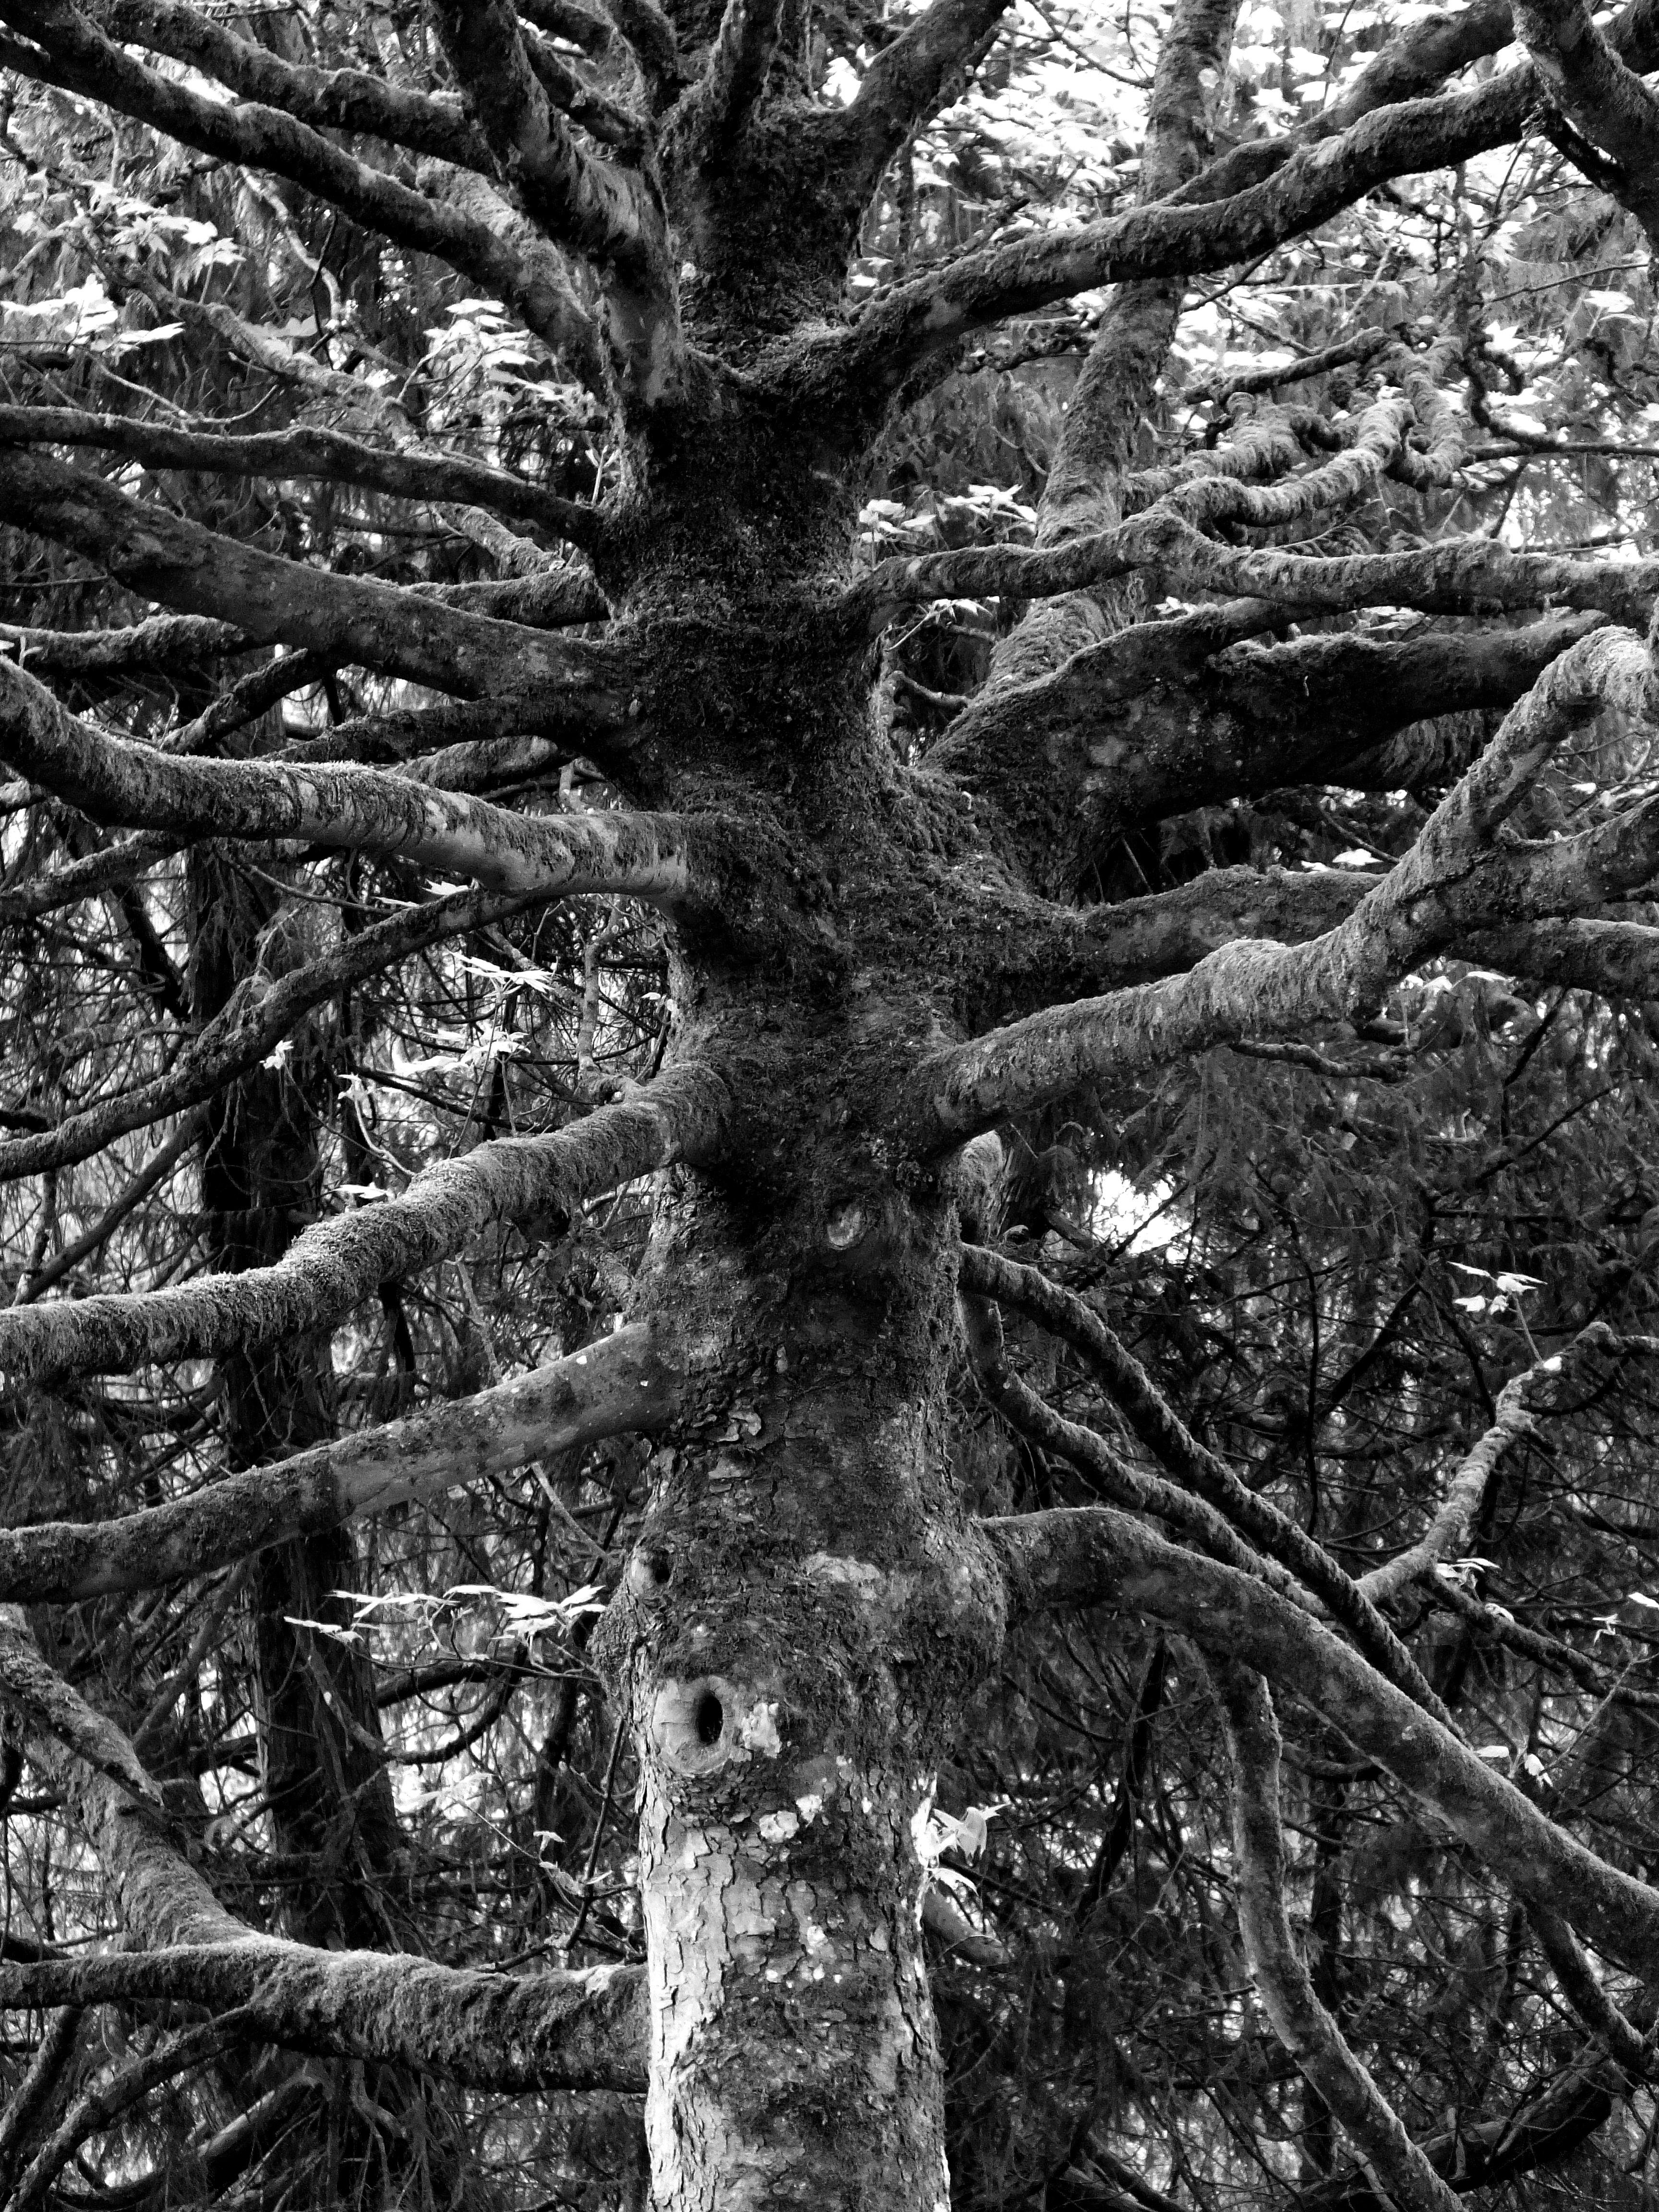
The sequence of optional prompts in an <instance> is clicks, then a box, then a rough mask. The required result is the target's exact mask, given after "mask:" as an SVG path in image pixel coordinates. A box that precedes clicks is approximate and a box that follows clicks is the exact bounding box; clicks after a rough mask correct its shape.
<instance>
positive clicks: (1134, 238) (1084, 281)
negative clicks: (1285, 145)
mask: <svg viewBox="0 0 1659 2212" xmlns="http://www.w3.org/2000/svg"><path fill="white" fill-rule="evenodd" d="M1510 78H1520V79H1522V82H1521V83H1520V84H1519V85H1518V86H1512V85H1511V83H1510ZM1531 88H1532V78H1531V73H1530V72H1529V71H1511V72H1510V74H1509V77H1508V78H1505V79H1503V80H1499V81H1498V91H1497V93H1496V94H1494V93H1493V91H1492V88H1489V87H1487V88H1482V91H1483V93H1485V94H1487V95H1488V96H1486V97H1485V98H1475V97H1471V96H1468V95H1460V94H1452V95H1449V96H1447V97H1444V98H1442V99H1439V100H1407V101H1401V102H1400V103H1399V104H1397V105H1395V106H1390V107H1386V108H1383V109H1380V110H1378V111H1377V112H1375V113H1372V114H1368V115H1365V116H1364V117H1362V118H1360V120H1359V121H1358V122H1357V123H1355V124H1354V125H1352V127H1351V128H1350V129H1348V130H1347V131H1343V132H1342V133H1341V134H1340V135H1339V136H1337V137H1332V138H1328V139H1325V140H1323V141H1322V142H1321V143H1316V144H1313V145H1304V146H1299V147H1297V149H1296V150H1295V151H1294V152H1292V153H1291V154H1290V155H1289V156H1288V157H1287V158H1286V159H1285V161H1283V163H1282V165H1281V166H1280V167H1279V168H1278V169H1277V171H1276V173H1274V174H1273V175H1271V176H1270V177H1268V178H1267V179H1265V180H1264V181H1262V182H1261V183H1259V184H1252V185H1248V186H1246V187H1245V188H1244V189H1243V190H1242V191H1237V192H1235V193H1234V194H1233V195H1232V196H1231V197H1229V198H1226V199H1223V200H1205V201H1203V202H1202V203H1201V204H1192V203H1190V202H1188V203H1184V204H1183V203H1182V202H1180V201H1176V200H1163V201H1159V202H1158V203H1156V204H1153V205H1152V206H1150V207H1146V208H1135V209H1133V210H1129V211H1128V212H1127V213H1125V214H1122V215H1117V216H1108V217H1106V218H1104V219H1103V220H1102V221H1100V222H1092V223H1085V224H1084V225H1082V226H1081V227H1080V228H1078V229H1076V230H1069V231H1066V232H1063V233H1061V232H1057V231H1051V232H1048V233H1045V234H1042V235H1040V236H1038V237H1036V238H1024V239H1019V240H1014V241H1013V242H1012V243H1010V244H1007V245H1003V246H989V247H987V248H985V249H984V250H982V251H981V252H977V253H969V254H964V255H963V257H962V258H960V259H959V260H957V261H954V262H952V263H951V264H950V265H949V267H948V268H946V269H945V270H942V271H939V272H937V273H933V274H930V275H928V276H922V277H919V278H916V279H915V280H913V281H912V282H910V283H904V284H898V285H895V286H894V287H893V289H891V290H890V291H889V292H887V293H884V295H882V296H881V297H880V298H879V299H878V300H877V301H875V302H874V303H873V304H872V306H871V307H867V308H866V310H865V312H864V313H863V314H862V315H860V318H859V319H858V320H857V322H855V323H854V325H853V326H852V328H851V329H850V330H849V331H846V332H845V333H838V334H836V335H835V336H832V337H816V336H815V337H811V338H809V339H806V340H805V341H797V342H795V343H793V344H788V345H786V346H785V347H783V348H782V349H780V351H779V354H778V356H777V357H776V359H775V362H774V363H773V365H772V367H771V368H770V369H769V381H775V383H776V384H777V385H778V386H779V388H780V389H782V388H785V387H787V386H788V385H789V384H790V383H791V382H792V381H793V383H794V384H795V386H796V388H797V389H798V390H799V386H800V384H801V382H802V381H804V382H805V385H806V386H807V387H808V388H809V389H810V390H811V392H814V393H815V394H821V395H822V396H823V398H824V399H825V400H826V401H827V402H828V403H829V404H832V405H833V404H851V405H854V406H855V407H859V408H860V409H863V410H872V411H873V410H877V409H879V408H880V407H882V406H884V404H885V403H886V401H887V400H888V398H890V395H891V394H892V393H893V392H896V390H897V389H898V387H899V386H900V385H901V384H902V383H903V381H904V380H905V379H906V378H907V377H908V375H909V374H910V373H911V371H912V370H913V369H914V368H915V366H916V364H917V363H918V362H921V361H924V360H926V359H927V357H928V356H930V355H936V354H938V353H939V352H940V351H941V350H942V349H945V348H946V347H949V346H952V345H954V344H955V343H956V342H957V340H958V339H959V338H962V337H965V336H966V335H967V334H968V333H969V331H974V330H976V329H978V328H980V327H981V326H982V325H985V324H987V323H991V322H997V321H1000V320H1002V319H1005V318H1006V317H1007V316H1009V315H1015V314H1024V313H1030V312H1031V311H1032V310H1034V309H1036V308H1038V307H1047V306H1048V305H1050V304H1051V303H1052V302H1053V301H1057V300H1063V299H1067V298H1069V297H1070V296H1071V295H1073V293H1077V292H1083V291H1087V290H1089V289H1092V288H1093V287H1095V286H1097V285H1100V284H1109V283H1125V282H1126V281H1127V280H1128V279H1131V278H1139V277H1156V276H1196V275H1198V274H1199V273H1200V272H1201V271H1203V270H1212V269H1225V268H1226V267H1228V266H1230V265H1231V264H1233V263H1235V262H1239V261H1246V260H1249V259H1252V258H1255V256H1256V255H1258V254H1261V253H1265V252H1267V251H1268V250H1269V249H1270V248H1271V247H1273V246H1277V245H1279V244H1281V243H1282V242H1283V241H1284V240H1286V239H1289V238H1293V237H1296V236H1297V235H1298V234H1300V233H1302V232H1304V231H1306V230H1310V229H1312V228H1315V227H1316V225H1317V224H1319V223H1322V222H1326V221H1328V219H1329V217H1330V216H1334V215H1336V214H1338V213H1340V210H1342V209H1343V208H1345V207H1347V206H1349V205H1350V204H1352V202H1353V201H1354V200H1356V199H1358V198H1360V197H1363V195H1364V194H1365V193H1366V192H1368V191H1374V190H1375V188H1376V186H1377V185H1381V184H1385V183H1387V182H1388V181H1389V179H1391V178H1394V177H1398V176H1405V175H1410V174H1413V173H1419V172H1420V171H1423V170H1425V169H1437V168H1443V167H1448V166H1449V165H1450V164H1452V163H1454V162H1456V161H1464V160H1467V159H1468V158H1469V157H1470V156H1472V155H1475V154H1479V153H1483V152H1485V151H1486V150H1488V149H1490V148H1491V147H1492V146H1496V145H1502V144H1503V143H1505V142H1506V140H1508V139H1510V138H1512V137H1516V136H1517V135H1518V133H1519V131H1520V130H1521V129H1522V126H1523V125H1524V121H1525V117H1526V112H1527V106H1528V96H1529V94H1530V91H1531ZM1204 189H1206V187H1205V185H1204V181H1203V179H1202V178H1201V177H1200V178H1198V179H1194V183H1193V185H1191V186H1190V187H1188V190H1189V191H1192V192H1194V193H1197V192H1199V191H1203V190H1204Z"/></svg>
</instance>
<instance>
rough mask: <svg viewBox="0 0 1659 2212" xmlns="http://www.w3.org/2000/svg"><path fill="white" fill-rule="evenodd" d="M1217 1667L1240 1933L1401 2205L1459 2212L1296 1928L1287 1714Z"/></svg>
mask: <svg viewBox="0 0 1659 2212" xmlns="http://www.w3.org/2000/svg"><path fill="white" fill-rule="evenodd" d="M1210 1673H1211V1678H1212V1681H1213V1682H1214V1684H1215V1686H1216V1690H1217V1692H1218V1697H1219V1699H1220V1704H1221V1711H1222V1716H1223V1724H1224V1726H1225V1731H1226V1736H1227V1751H1228V1754H1229V1757H1230V1758H1231V1762H1232V1770H1233V1824H1232V1825H1233V1851H1234V1855H1235V1857H1236V1860H1237V1867H1238V1883H1237V1898H1238V1926H1239V1933H1240V1934H1241V1935H1242V1936H1243V1939H1244V1955H1245V1957H1246V1959H1247V1960H1249V1967H1250V1978H1251V1979H1252V1980H1253V1981H1254V1982H1255V1986H1256V1991H1257V1994H1258V1995H1259V1996H1260V1997H1261V2003H1262V2008H1263V2010H1264V2011H1265V2012H1266V2013H1267V2017H1268V2019H1269V2020H1270V2021H1272V2022H1273V2032H1274V2033H1275V2034H1276V2035H1277V2036H1278V2038H1279V2041H1280V2042H1281V2043H1282V2044H1283V2045H1284V2046H1285V2050H1286V2051H1289V2052H1290V2054H1291V2057H1292V2058H1293V2059H1295V2061H1296V2063H1297V2066H1298V2067H1299V2068H1300V2069H1301V2070H1302V2072H1303V2074H1304V2076H1305V2077H1306V2078H1307V2080H1308V2081H1310V2082H1311V2083H1312V2084H1313V2087H1315V2088H1316V2090H1317V2091H1318V2092H1319V2094H1320V2096H1321V2097H1322V2099H1323V2100H1324V2101H1325V2103H1326V2104H1327V2105H1328V2106H1329V2108H1330V2110H1331V2111H1332V2112H1334V2114H1335V2115H1336V2118H1338V2119H1339V2120H1340V2122H1341V2123H1342V2124H1343V2126H1344V2127H1345V2128H1346V2130H1347V2131H1348V2133H1349V2135H1350V2136H1352V2140H1353V2142H1354V2144H1355V2146H1356V2148H1358V2151H1359V2153H1360V2155H1361V2156H1362V2157H1363V2158H1364V2160H1365V2161H1366V2163H1367V2164H1368V2165H1369V2166H1370V2167H1371V2168H1372V2170H1373V2171H1374V2172H1376V2175H1377V2177H1378V2179H1380V2180H1381V2181H1382V2183H1383V2186H1384V2188H1385V2189H1386V2190H1387V2191H1388V2192H1389V2197H1391V2198H1392V2199H1393V2201H1394V2203H1395V2204H1396V2205H1397V2206H1399V2207H1401V2212H1406V2208H1410V2212H1454V2208H1455V2205H1456V2203H1457V2199H1456V2197H1454V2196H1453V2194H1452V2192H1451V2191H1450V2190H1449V2189H1448V2188H1447V2186H1446V2185H1445V2183H1444V2182H1443V2181H1442V2179H1440V2177H1439V2175H1438V2174H1437V2173H1436V2172H1435V2170H1434V2168H1433V2167H1432V2166H1431V2165H1430V2164H1429V2162H1428V2160H1427V2159H1426V2158H1425V2156H1424V2155H1423V2153H1422V2152H1421V2151H1420V2150H1419V2148H1418V2147H1417V2145H1416V2144H1415V2143H1414V2142H1413V2141H1412V2139H1411V2137H1410V2136H1409V2135H1408V2134H1407V2132H1406V2129H1405V2126H1404V2124H1402V2122H1401V2118H1400V2115H1399V2114H1398V2113H1397V2112H1395V2109H1394V2107H1393V2106H1391V2105H1390V2104H1389V2101H1388V2100H1387V2099H1386V2098H1385V2097H1384V2096H1383V2093H1382V2091H1381V2090H1380V2089H1379V2088H1378V2087H1377V2086H1376V2082H1375V2081H1373V2080H1372V2079H1371V2077H1370V2074H1369V2073H1367V2071H1366V2070H1365V2069H1364V2066H1362V2065H1361V2064H1360V2063H1359V2060H1358V2058H1357V2057H1355V2056H1354V2053H1353V2051H1352V2050H1351V2049H1350V2047H1349V2045H1348V2041H1347V2039H1346V2036H1344V2034H1343V2033H1342V2031H1341V2029H1340V2027H1338V2026H1337V2024H1336V2022H1335V2021H1334V2020H1333V2019H1332V2018H1331V2015H1330V2014H1329V2013H1328V2012H1327V2011H1326V2009H1325V2008H1324V2006H1323V2005H1322V2003H1321V2002H1320V2001H1319V1999H1318V1997H1317V1996H1316V1995H1315V1993H1314V1986H1313V1982H1312V1979H1311V1978H1310V1975H1309V1972H1308V1970H1307V1967H1306V1966H1304V1964H1303V1961H1302V1955H1301V1954H1300V1952H1299V1951H1298V1950H1297V1944H1296V1938H1295V1936H1293V1935H1292V1934H1291V1923H1290V1917H1289V1915H1288V1914H1287V1913H1286V1911H1285V1835H1284V1831H1283V1829H1282V1828H1281V1827H1280V1826H1279V1751H1280V1743H1279V1723H1278V1721H1277V1720H1276V1719H1275V1717H1274V1715H1273V1701H1272V1699H1270V1698H1269V1697H1268V1695H1267V1685H1266V1683H1265V1682H1263V1680H1262V1679H1261V1675H1260V1674H1255V1673H1254V1672H1253V1671H1251V1670H1250V1669H1249V1668H1243V1667H1238V1666H1235V1665H1233V1664H1231V1662H1227V1661H1225V1660H1222V1659H1217V1660H1215V1661H1213V1662H1212V1665H1211V1668H1210Z"/></svg>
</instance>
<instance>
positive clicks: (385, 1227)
mask: <svg viewBox="0 0 1659 2212" xmlns="http://www.w3.org/2000/svg"><path fill="white" fill-rule="evenodd" d="M726 1111H727V1097H726V1085H724V1084H723V1083H722V1082H721V1080H720V1078H719V1077H718V1076H716V1075H714V1074H712V1073H709V1072H708V1071H707V1070H705V1069H702V1068H697V1067H690V1066H676V1067H671V1068H669V1069H667V1070H665V1072H664V1073H663V1074H661V1075H660V1076H659V1077H658V1079H657V1080H656V1081H655V1082H654V1083H653V1084H652V1085H650V1086H649V1088H648V1089H647V1090H643V1091H640V1092H638V1093H637V1094H636V1095H635V1097H631V1098H628V1099H625V1100H622V1101H620V1102H619V1103H617V1104H615V1105H611V1106H601V1107H600V1108H599V1109H597V1111H595V1112H594V1113H592V1114H590V1115H587V1116H586V1119H585V1120H583V1121H574V1122H572V1123H571V1124H570V1126H569V1127H568V1128H564V1129H559V1130H556V1131H554V1132H553V1133H551V1134H550V1135H548V1136H544V1137H504V1138H497V1139H495V1141H494V1142H493V1143H490V1144H486V1145H480V1146H478V1148H477V1151H476V1152H469V1153H467V1154H465V1156H464V1157H463V1158H459V1159H453V1160H444V1161H441V1162H440V1164H438V1165H437V1166H435V1167H431V1168H428V1169H427V1170H425V1172H424V1173H423V1174H421V1175H418V1176H416V1178H415V1180H414V1181H413V1182H411V1183H410V1186H409V1188H408V1189H407V1190H406V1191H404V1193H403V1194H402V1195H401V1196H400V1197H398V1198H390V1199H387V1200H385V1201H384V1202H383V1203H381V1204H380V1205H377V1206H363V1207H361V1208H359V1209H358V1210H356V1212H351V1213H347V1214H339V1215H336V1216H335V1217H334V1218H331V1219H330V1220H327V1221H321V1222H319V1223H317V1224H315V1225H313V1227H312V1228H310V1229H307V1231H305V1233H304V1235H303V1236H301V1237H298V1238H297V1239H296V1240H295V1243H293V1244H292V1245H291V1246H290V1247H289V1250H288V1251H287V1252H286V1253H285V1254H284V1255H283V1258H282V1259H281V1260H279V1261H276V1264H275V1265H274V1266H272V1267H250V1268H248V1269H247V1270H246V1272H244V1273H240V1274H235V1275H209V1276H204V1277H201V1278H199V1279H197V1280H196V1281H194V1282H191V1283H185V1284H181V1285H178V1286H177V1287H176V1288H173V1289H169V1290H165V1291H149V1292H142V1291H141V1292H135V1293H131V1294H127V1295H106V1296H100V1297H90V1298H75V1299H64V1300H61V1301H58V1302H57V1303H55V1304H48V1305H36V1306H21V1307H13V1308H11V1309H9V1310H7V1311H6V1312H3V1313H0V1368H4V1369H6V1370H9V1371H10V1372H11V1373H13V1374H15V1375H18V1376H35V1377H38V1376H42V1375H58V1374H87V1373H90V1372H94V1371H110V1370H115V1371H118V1372H119V1371H125V1370H128V1369H130V1368H132V1367H136V1366H139V1365H142V1364H145V1363H147V1362H150V1361H166V1360H173V1359H186V1358H216V1357H219V1356H221V1355H222V1354H223V1353H225V1352H252V1351H255V1350H257V1349H258V1346H261V1345H265V1344H273V1343H276V1341H277V1340H280V1339H281V1338H283V1337H287V1336H298V1335H301V1334H305V1333H306V1332H307V1331H308V1330H311V1329H314V1328H321V1327H322V1326H324V1325H325V1323H330V1322H336V1321H337V1320H339V1319H340V1317H341V1316H343V1315H345V1314H348V1313H349V1312H350V1311H351V1310H352V1308H353V1307H354V1306H356V1305H359V1304H362V1301H363V1299H364V1298H366V1297H372V1296H373V1295H374V1293H375V1291H378V1290H379V1288H380V1285H381V1284H382V1283H384V1282H386V1281H389V1280H393V1279H397V1278H399V1277H401V1276H404V1275H408V1274H410V1273H414V1272H415V1271H416V1270H417V1269H419V1268H422V1267H430V1266H431V1265H432V1264H433V1262H434V1261H438V1260H447V1259H449V1258H452V1257H453V1255H455V1254H456V1253H458V1252H459V1251H461V1250H463V1249H465V1246H466V1244H467V1243H468V1242H469V1241H470V1240H471V1237H474V1236H475V1235H476V1234H477V1231H479V1230H480V1229H482V1228H483V1227H484V1226H486V1225H488V1224H489V1223H490V1222H493V1221H522V1220H526V1219H527V1218H529V1217H531V1216H532V1215H537V1214H541V1215H545V1214H560V1213H569V1212H574V1209H575V1208H576V1207H577V1206H580V1204H581V1202H582V1201H583V1200H584V1199H587V1198H592V1197H595V1196H597V1195H599V1194H600V1193H602V1192H605V1191H607V1190H613V1189H614V1188H616V1186H617V1184H618V1183H621V1182H631V1181H632V1180H633V1179H634V1177H635V1176H641V1175H647V1174H649V1173H650V1172H651V1170H653V1169H655V1168H660V1167H666V1166H667V1165H668V1164H670V1163H671V1162H672V1161H675V1160H680V1159H696V1158H708V1157H709V1156H711V1155H712V1154H713V1153H714V1151H715V1149H716V1147H717V1146H718V1145H719V1142H720V1135H721V1133H722V1129H723V1127H724V1123H725V1119H726Z"/></svg>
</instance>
